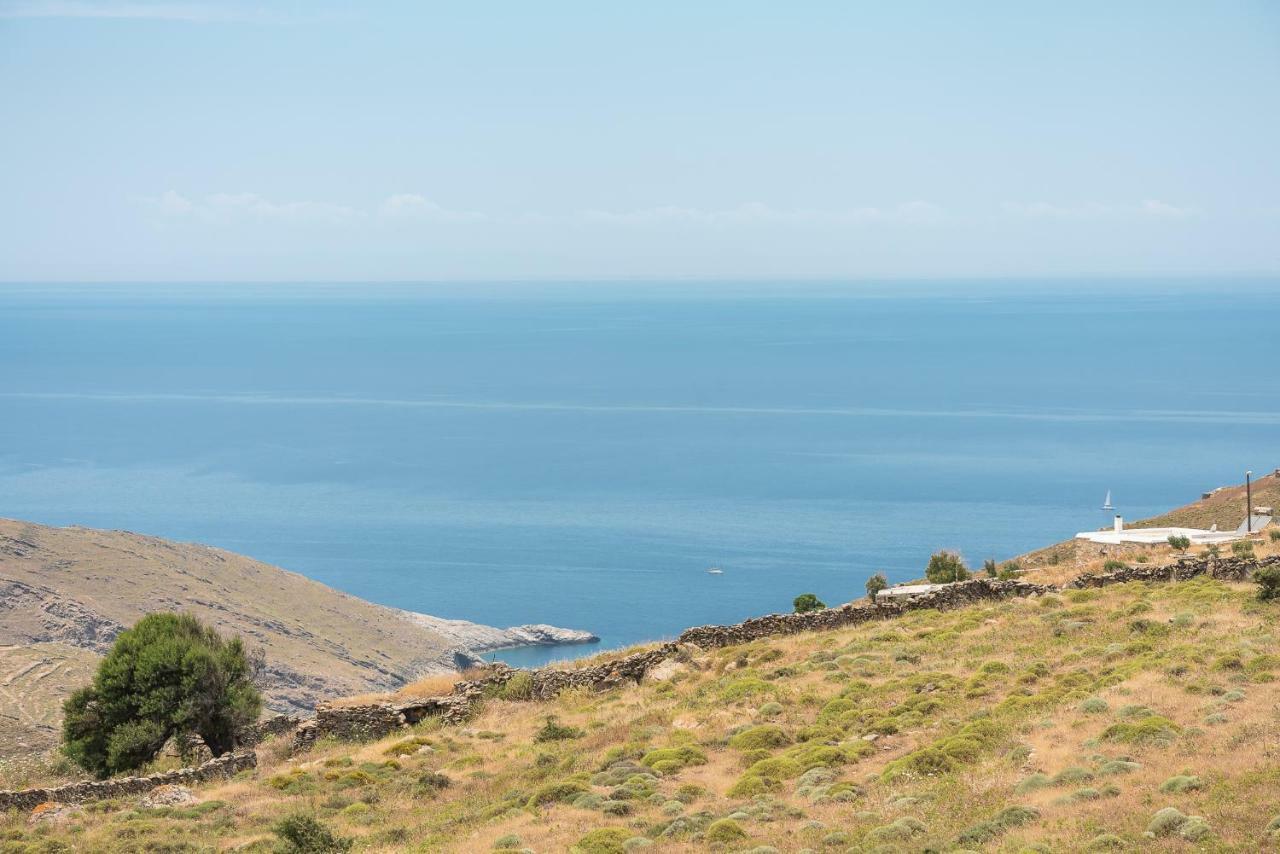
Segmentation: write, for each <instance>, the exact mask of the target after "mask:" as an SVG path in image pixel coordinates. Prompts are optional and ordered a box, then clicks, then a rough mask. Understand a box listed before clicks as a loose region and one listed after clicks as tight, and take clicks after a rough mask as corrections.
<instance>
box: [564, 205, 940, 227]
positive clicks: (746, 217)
mask: <svg viewBox="0 0 1280 854" xmlns="http://www.w3.org/2000/svg"><path fill="white" fill-rule="evenodd" d="M943 216H944V212H943V210H942V208H940V207H938V206H937V205H934V204H931V203H929V202H908V203H905V204H900V205H895V206H893V207H889V208H878V207H858V208H849V209H845V210H811V209H800V208H773V207H770V206H768V205H766V204H763V203H761V202H749V203H747V204H744V205H739V206H737V207H733V208H724V209H719V210H707V209H701V208H686V207H677V206H670V205H668V206H662V207H653V208H643V209H640V210H634V211H621V212H619V211H603V210H588V211H582V212H581V213H579V214H577V215H576V216H575V218H576V219H580V220H582V221H584V222H587V223H602V224H610V225H658V224H664V223H676V224H686V225H701V226H737V225H755V224H768V225H773V224H782V225H800V226H854V225H868V224H875V223H900V224H925V223H933V222H937V221H939V220H941V219H942V218H943Z"/></svg>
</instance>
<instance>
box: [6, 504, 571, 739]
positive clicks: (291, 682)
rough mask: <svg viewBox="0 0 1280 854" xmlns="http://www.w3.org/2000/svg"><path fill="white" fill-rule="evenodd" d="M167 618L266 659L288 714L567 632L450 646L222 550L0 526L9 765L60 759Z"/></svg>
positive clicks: (447, 638) (475, 639)
mask: <svg viewBox="0 0 1280 854" xmlns="http://www.w3.org/2000/svg"><path fill="white" fill-rule="evenodd" d="M157 610H177V611H190V612H192V613H194V614H196V615H197V616H198V617H200V619H202V620H204V621H206V622H208V623H210V624H212V625H214V626H216V627H217V628H218V629H219V630H221V631H223V632H225V633H227V634H238V635H240V636H242V637H243V638H244V639H245V641H246V642H247V643H248V644H249V645H251V646H256V647H259V648H261V649H262V650H263V652H264V653H265V657H266V662H267V673H266V686H265V687H266V695H267V701H268V705H269V706H270V707H272V708H274V709H276V710H279V711H295V710H306V709H312V708H314V706H315V704H316V703H317V702H318V701H319V700H321V699H323V698H325V697H332V696H335V695H343V694H360V693H365V692H369V691H380V690H382V691H385V690H389V689H394V688H397V687H400V686H402V685H404V684H406V683H407V682H410V681H412V680H414V679H416V678H418V677H420V676H423V675H426V674H433V673H446V672H453V671H456V670H458V669H460V668H461V667H465V666H467V665H469V664H472V663H474V662H475V661H477V659H476V658H475V655H474V652H475V651H476V650H479V649H492V648H494V646H495V645H499V646H501V645H507V646H510V645H513V644H519V643H536V642H538V638H539V637H542V638H543V639H548V638H555V637H556V636H557V635H556V632H559V631H561V630H556V629H552V628H551V627H538V628H540V629H542V630H544V631H543V632H542V634H541V635H540V636H530V635H528V633H527V632H526V631H524V627H521V629H519V630H500V629H494V628H492V627H489V626H478V625H476V624H472V623H463V622H460V621H448V625H449V631H448V633H447V634H446V633H443V632H440V631H435V630H434V629H432V628H431V622H430V621H431V620H432V619H433V618H427V617H421V619H418V618H419V617H420V616H421V615H413V614H407V613H406V612H404V611H399V610H395V609H391V608H384V607H382V606H380V605H374V604H372V603H370V602H366V601H364V600H362V599H358V598H356V597H354V596H350V595H347V594H345V593H341V592H339V591H337V590H334V589H332V588H330V587H326V586H325V585H323V584H319V583H317V582H315V581H311V580H310V579H307V578H304V577H303V576H301V575H298V574H296V573H293V572H288V571H286V570H283V569H280V568H278V567H275V566H270V565H268V564H265V563H261V562H259V561H255V560H252V559H250V558H247V557H243V556H241V555H237V554H233V553H231V552H227V551H223V550H221V549H215V548H210V547H207V546H201V545H193V544H187V543H174V542H170V541H167V540H162V539H159V538H157V537H147V536H142V535H140V534H133V533H129V532H126V531H99V530H93V529H88V528H75V527H72V528H53V527H47V526H43V525H35V524H31V523H26V522H18V521H14V520H8V519H0V757H3V756H12V755H14V754H16V753H20V752H24V751H33V750H37V749H40V748H43V747H48V746H50V745H51V744H52V743H53V742H54V741H55V739H56V732H57V723H58V719H59V715H60V709H61V702H62V700H63V699H64V698H65V697H66V696H67V695H68V694H70V692H71V690H73V689H74V688H75V687H79V686H80V685H83V684H86V683H87V682H88V681H89V679H90V678H91V675H92V672H93V668H94V667H95V666H96V662H97V659H98V657H99V656H100V655H101V654H102V653H103V652H105V651H106V650H107V649H108V648H109V647H110V644H111V641H112V640H113V639H114V637H115V635H116V633H117V632H119V631H120V630H121V628H122V627H127V626H130V625H132V624H133V623H134V622H136V621H137V620H138V619H139V618H140V617H142V616H143V615H144V614H146V613H147V612H149V611H157ZM571 634H572V633H571ZM504 638H507V639H509V640H510V641H511V642H510V643H507V644H503V643H502V640H503V639H504ZM588 638H590V636H589V635H585V634H580V635H577V636H573V637H572V638H571V639H576V640H586V639H588Z"/></svg>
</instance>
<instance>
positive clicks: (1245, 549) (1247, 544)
mask: <svg viewBox="0 0 1280 854" xmlns="http://www.w3.org/2000/svg"><path fill="white" fill-rule="evenodd" d="M1231 553H1232V554H1233V555H1235V556H1236V557H1239V558H1251V557H1253V542H1252V541H1250V540H1237V541H1236V542H1234V543H1232V544H1231Z"/></svg>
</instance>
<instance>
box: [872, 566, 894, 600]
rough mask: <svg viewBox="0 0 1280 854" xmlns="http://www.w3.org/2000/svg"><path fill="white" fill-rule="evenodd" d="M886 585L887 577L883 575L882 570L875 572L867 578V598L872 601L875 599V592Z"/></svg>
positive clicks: (887, 582)
mask: <svg viewBox="0 0 1280 854" xmlns="http://www.w3.org/2000/svg"><path fill="white" fill-rule="evenodd" d="M888 586H889V579H887V578H885V577H884V573H883V572H877V573H876V574H875V575H873V576H871V577H870V578H868V579H867V598H868V599H870V600H871V601H872V602H874V601H876V594H878V593H879V592H880V591H881V590H883V589H885V588H886V587H888Z"/></svg>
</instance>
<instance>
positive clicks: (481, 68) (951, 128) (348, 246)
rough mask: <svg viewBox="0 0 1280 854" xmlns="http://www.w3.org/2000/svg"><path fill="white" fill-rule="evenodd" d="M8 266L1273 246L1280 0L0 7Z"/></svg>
mask: <svg viewBox="0 0 1280 854" xmlns="http://www.w3.org/2000/svg"><path fill="white" fill-rule="evenodd" d="M0 93H2V94H0V107H2V109H3V112H2V113H0V115H2V116H3V121H2V127H3V131H2V132H0V280H18V281H23V280H28V281H29V280H58V279H72V280H97V279H107V280H151V279H178V280H207V279H214V280H257V279H293V280H297V279H325V280H334V279H378V280H398V279H457V278H526V277H527V278H552V277H573V278H590V277H666V276H698V277H737V276H751V277H779V276H788V275H795V276H808V277H867V276H948V275H979V276H981V275H1043V274H1049V275H1070V274H1077V273H1087V272H1098V273H1120V274H1143V273H1170V272H1177V273H1191V274H1195V273H1203V272H1235V271H1240V272H1276V271H1280V166H1278V164H1280V3H1278V2H1275V0H1252V1H1251V2H1233V0H1211V2H1210V0H1196V2H1175V0H1153V2H1140V0H1126V2H1116V0H1106V2H1049V0H1044V2H1035V0H1018V2H1007V3H1004V2H982V0H972V2H964V3H960V2H950V0H937V1H936V2H902V0H894V2H863V3H858V2H850V0H843V1H842V2H769V3H763V2H761V3H753V2H745V1H744V0H735V1H734V2H722V3H716V2H691V0H679V2H658V0H648V2H642V3H625V4H624V3H614V2H600V0H590V2H581V3H570V2H556V0H547V2H524V0H520V2H506V3H504V2H461V3H448V4H446V3H425V2H406V3H390V2H384V3H376V2H369V3H361V4H356V3H352V4H350V5H346V4H326V3H321V2H297V3H281V4H265V3H250V2H243V3H213V2H210V3H200V2H143V0H134V2H124V1H123V0H121V2H115V1H114V0H106V2H90V1H89V0H79V1H78V0H63V2H57V1H56V0H0Z"/></svg>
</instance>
